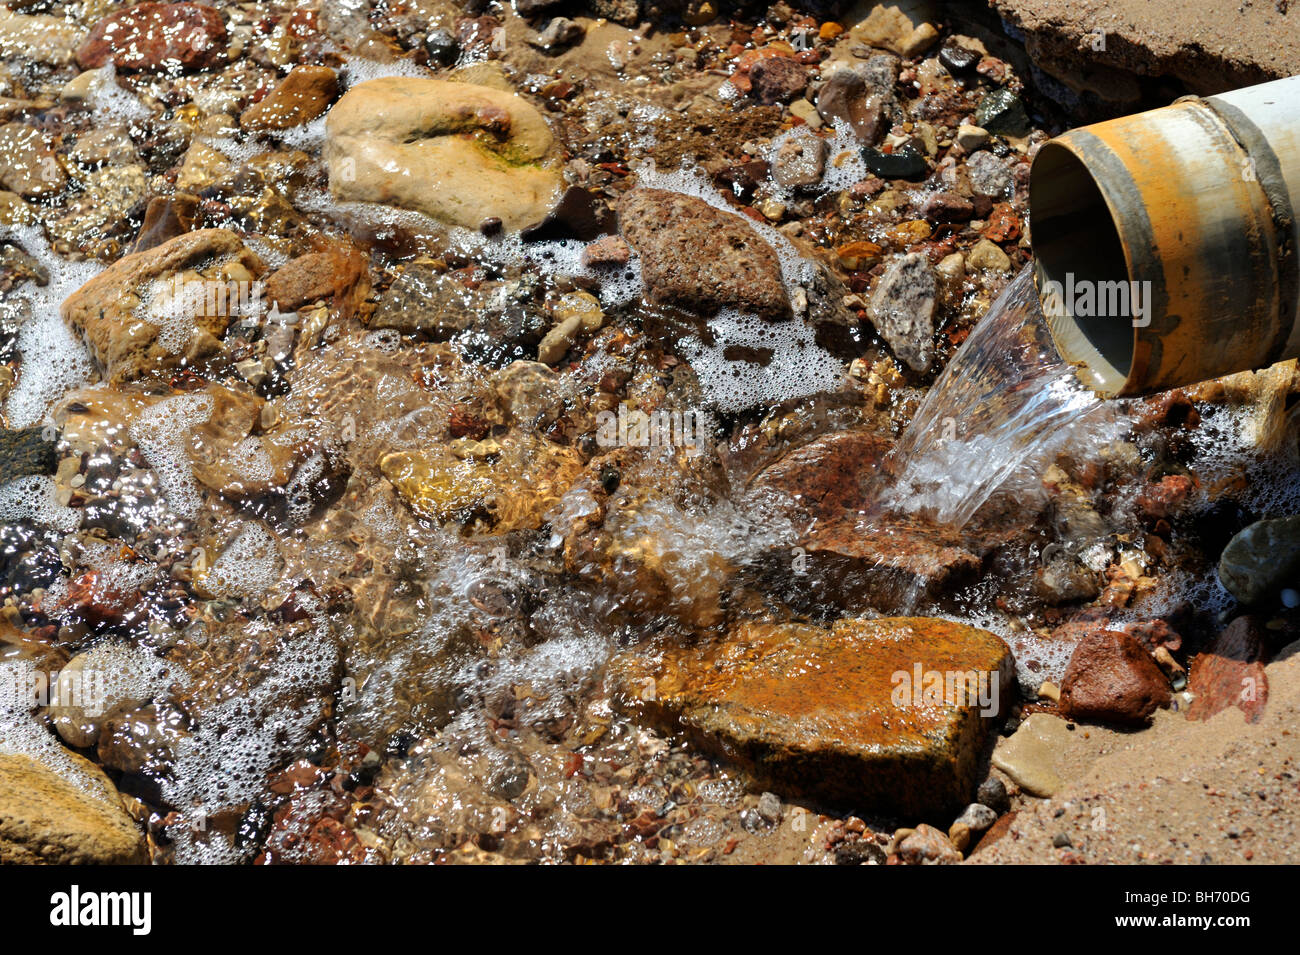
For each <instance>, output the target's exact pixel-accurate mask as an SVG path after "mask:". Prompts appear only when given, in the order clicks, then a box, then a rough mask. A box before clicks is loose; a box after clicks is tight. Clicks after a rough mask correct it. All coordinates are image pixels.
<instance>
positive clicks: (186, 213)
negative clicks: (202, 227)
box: [131, 192, 199, 252]
mask: <svg viewBox="0 0 1300 955" xmlns="http://www.w3.org/2000/svg"><path fill="white" fill-rule="evenodd" d="M198 219H199V199H198V196H192V195H190V194H189V193H185V192H178V193H176V194H175V195H174V196H154V198H152V199H150V200H149V206H148V208H146V209H145V212H144V223H143V224H142V225H141V226H140V234H139V235H138V236H136V240H135V243H134V244H133V245H132V246H131V251H132V252H147V251H148V250H150V249H153V248H157V247H158V246H160V245H162V244H163V243H164V242H166V241H167V240H168V239H174V238H176V237H177V236H178V235H184V234H185V233H186V232H189V231H191V230H192V229H193V228H194V226H195V223H197V222H198Z"/></svg>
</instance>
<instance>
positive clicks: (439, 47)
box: [424, 30, 460, 66]
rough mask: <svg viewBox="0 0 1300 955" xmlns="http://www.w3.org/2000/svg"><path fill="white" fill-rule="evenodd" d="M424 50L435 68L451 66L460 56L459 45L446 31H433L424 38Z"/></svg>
mask: <svg viewBox="0 0 1300 955" xmlns="http://www.w3.org/2000/svg"><path fill="white" fill-rule="evenodd" d="M424 50H425V52H426V53H428V54H429V62H430V63H433V64H436V65H437V66H451V65H452V64H454V63H455V62H456V59H457V58H458V57H459V56H460V45H459V44H458V43H457V42H456V38H455V37H454V36H452V35H451V34H450V33H448V32H447V31H446V30H434V31H433V32H432V33H430V34H429V35H428V36H427V37H425V38H424Z"/></svg>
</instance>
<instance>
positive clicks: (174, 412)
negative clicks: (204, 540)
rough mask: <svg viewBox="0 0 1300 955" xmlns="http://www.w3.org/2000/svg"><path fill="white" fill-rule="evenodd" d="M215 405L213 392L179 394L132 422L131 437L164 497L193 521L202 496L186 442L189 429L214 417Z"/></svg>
mask: <svg viewBox="0 0 1300 955" xmlns="http://www.w3.org/2000/svg"><path fill="white" fill-rule="evenodd" d="M213 408H214V404H213V401H212V396H211V395H204V394H194V395H177V396H175V397H173V398H167V399H165V400H163V401H160V402H158V403H157V404H156V405H153V406H152V407H150V408H148V409H147V410H145V411H144V412H143V413H141V415H140V416H139V417H138V418H137V419H136V420H135V421H134V422H133V423H132V424H131V437H132V439H133V440H134V441H135V443H136V445H137V446H138V447H139V449H140V453H141V454H143V455H144V459H145V460H146V461H147V462H148V463H149V466H150V467H151V468H153V471H154V474H155V475H157V477H158V484H159V487H160V488H161V489H162V497H163V500H164V501H166V503H167V506H168V507H169V508H171V509H172V511H174V512H175V513H176V514H178V515H180V516H181V517H184V518H189V519H191V520H192V519H194V518H195V517H197V516H198V513H199V507H200V506H201V505H202V503H203V499H202V496H201V494H200V492H199V485H198V482H197V481H195V479H194V472H193V470H192V469H191V466H190V460H189V457H188V455H187V454H186V450H185V442H186V438H187V437H188V435H189V429H190V428H193V427H195V426H196V425H200V424H203V422H205V421H207V420H208V419H209V418H210V417H212V411H213Z"/></svg>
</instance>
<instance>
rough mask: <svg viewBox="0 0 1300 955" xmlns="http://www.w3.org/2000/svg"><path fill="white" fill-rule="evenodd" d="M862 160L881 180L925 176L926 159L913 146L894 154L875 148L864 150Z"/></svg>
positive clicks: (902, 148)
mask: <svg viewBox="0 0 1300 955" xmlns="http://www.w3.org/2000/svg"><path fill="white" fill-rule="evenodd" d="M862 158H863V159H864V160H866V163H867V168H868V169H870V170H871V174H872V175H873V176H879V177H880V178H881V179H921V178H923V177H924V176H925V173H926V170H927V169H928V168H929V167H928V166H927V165H926V162H925V157H924V156H922V155H921V154H920V153H919V152H917V151H916V150H915V149H913V148H912V147H911V146H903V147H901V148H899V149H895V150H894V151H893V152H890V153H887V152H883V151H881V150H879V149H876V148H874V147H869V148H867V149H864V150H862Z"/></svg>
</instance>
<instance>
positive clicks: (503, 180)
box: [324, 76, 563, 231]
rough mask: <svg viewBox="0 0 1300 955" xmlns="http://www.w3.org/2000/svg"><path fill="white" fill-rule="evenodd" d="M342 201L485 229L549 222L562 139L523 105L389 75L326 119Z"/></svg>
mask: <svg viewBox="0 0 1300 955" xmlns="http://www.w3.org/2000/svg"><path fill="white" fill-rule="evenodd" d="M325 129H326V142H325V151H324V155H325V161H326V165H327V166H328V168H329V182H330V192H331V193H332V194H333V195H334V196H335V197H336V198H338V199H343V200H355V201H361V202H383V203H385V204H388V205H393V206H398V207H401V208H404V209H414V210H416V211H418V212H423V213H425V214H426V215H429V216H432V217H433V218H435V219H439V220H441V221H443V222H447V223H450V224H453V225H459V226H463V227H465V228H467V229H477V228H478V225H479V223H480V222H482V221H483V220H484V219H486V218H489V217H491V216H497V217H499V218H500V219H501V220H502V221H503V222H504V223H505V226H506V228H507V229H509V230H511V231H515V230H517V229H522V228H523V227H525V226H528V225H532V224H533V223H536V222H538V221H540V220H541V219H543V218H544V217H545V216H546V214H547V212H549V211H550V209H551V208H552V207H553V205H554V203H555V201H556V199H557V197H558V196H559V195H560V193H561V191H562V186H563V182H562V179H561V176H560V173H559V169H558V155H557V154H556V148H555V139H554V136H553V135H552V134H551V131H550V128H549V127H548V126H547V124H546V120H545V119H544V118H543V117H542V115H541V113H539V112H538V111H537V109H536V108H535V107H533V106H532V104H530V103H528V102H527V101H525V100H524V99H523V98H522V97H520V96H516V95H515V94H513V93H509V92H505V91H503V90H499V89H494V88H492V87H488V86H480V85H477V84H473V83H459V82H451V81H449V80H439V79H430V78H425V77H419V78H415V77H404V76H389V77H381V78H379V79H374V80H369V81H368V82H365V83H359V84H357V85H356V86H354V87H352V88H351V89H350V90H348V91H347V92H346V93H345V94H344V95H343V96H342V97H341V98H340V99H339V101H338V102H337V103H335V104H334V107H333V109H331V110H330V113H329V118H328V119H327V120H326V124H325Z"/></svg>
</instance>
